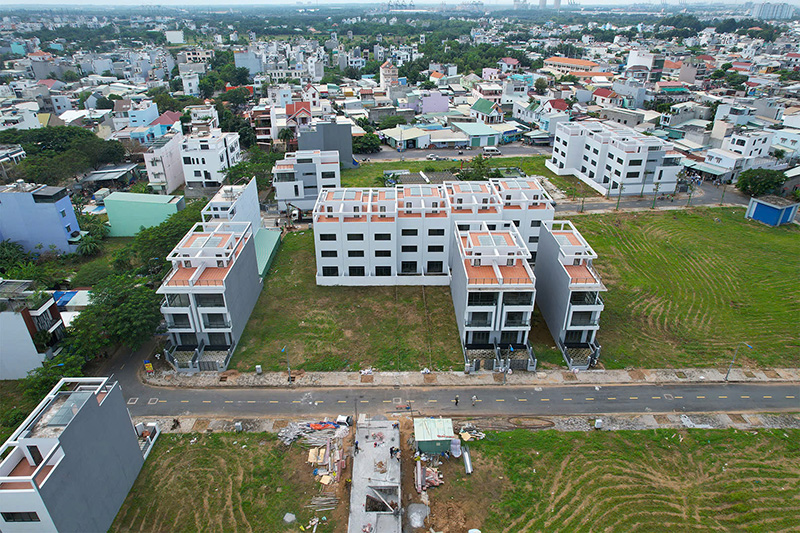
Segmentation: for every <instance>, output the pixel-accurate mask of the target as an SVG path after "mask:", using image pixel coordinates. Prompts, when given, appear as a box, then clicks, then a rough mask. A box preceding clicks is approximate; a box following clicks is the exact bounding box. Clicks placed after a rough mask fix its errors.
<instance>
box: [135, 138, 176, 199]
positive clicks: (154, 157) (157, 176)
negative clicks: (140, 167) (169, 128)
mask: <svg viewBox="0 0 800 533" xmlns="http://www.w3.org/2000/svg"><path fill="white" fill-rule="evenodd" d="M182 144H183V134H182V133H181V132H180V131H175V132H170V133H167V134H166V135H164V136H162V137H159V138H158V139H156V140H155V141H153V144H151V145H150V147H149V148H148V149H147V152H145V153H144V164H145V169H146V170H147V179H148V181H149V182H150V187H151V188H152V189H153V190H154V191H157V192H159V193H162V194H171V193H172V191H174V190H175V189H177V188H179V187H180V186H181V185H183V184H184V177H183V162H182V161H181V146H182Z"/></svg>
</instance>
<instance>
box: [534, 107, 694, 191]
mask: <svg viewBox="0 0 800 533" xmlns="http://www.w3.org/2000/svg"><path fill="white" fill-rule="evenodd" d="M680 160H681V157H680V154H679V153H678V152H676V151H674V150H673V146H672V143H669V142H666V141H663V140H661V139H659V138H657V137H653V136H648V135H644V134H642V133H639V132H638V131H636V130H634V129H631V128H628V127H626V126H623V125H621V124H617V123H616V122H585V123H564V124H559V125H558V128H557V129H556V135H555V140H554V142H553V155H552V157H551V158H550V159H549V160H547V161H546V162H545V166H547V168H549V169H550V170H551V171H553V172H555V173H556V174H558V175H560V176H563V175H565V174H571V175H573V176H575V177H577V178H578V179H580V180H581V181H583V182H584V183H586V184H587V185H588V186H589V187H591V188H592V189H594V190H596V191H598V192H599V193H601V194H603V195H606V196H610V197H614V196H628V195H640V194H653V193H655V192H661V193H665V194H671V193H674V192H675V187H676V186H677V183H678V173H679V172H680V171H681V169H682V166H681V163H680Z"/></svg>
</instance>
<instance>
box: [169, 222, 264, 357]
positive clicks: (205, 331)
mask: <svg viewBox="0 0 800 533" xmlns="http://www.w3.org/2000/svg"><path fill="white" fill-rule="evenodd" d="M167 259H168V260H169V261H171V262H172V270H171V271H170V273H169V274H168V275H167V276H166V277H165V278H164V281H163V282H162V284H161V287H159V288H158V290H157V291H156V292H157V293H158V294H163V295H164V300H163V302H162V303H161V313H162V314H163V315H164V319H165V320H166V322H167V333H168V335H169V339H170V344H171V346H170V348H169V349H168V350H167V353H166V357H167V360H168V361H169V362H170V364H172V365H173V366H174V367H175V368H176V369H177V370H181V371H189V372H194V371H198V370H210V371H220V370H225V369H226V368H227V366H228V362H229V361H230V357H231V355H233V351H234V350H235V349H236V344H237V342H238V341H239V339H240V338H241V336H242V332H243V331H244V327H245V325H246V324H247V320H248V319H249V317H250V313H251V312H252V311H253V308H254V307H255V305H256V300H258V296H259V294H260V293H261V287H262V279H261V277H260V276H259V272H258V263H257V259H256V250H255V244H254V239H253V227H252V224H250V222H230V221H220V222H201V223H197V224H195V226H194V227H193V228H192V229H191V230H189V232H188V233H186V235H185V236H184V237H183V239H182V240H181V242H179V243H178V245H177V246H176V247H175V248H174V249H173V250H172V252H170V254H169V256H168V257H167Z"/></svg>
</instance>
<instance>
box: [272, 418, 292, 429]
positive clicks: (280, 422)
mask: <svg viewBox="0 0 800 533" xmlns="http://www.w3.org/2000/svg"><path fill="white" fill-rule="evenodd" d="M288 425H289V421H288V420H285V419H283V418H279V419H277V420H275V422H273V423H272V429H273V431H278V430H279V429H283V428H285V427H286V426H288Z"/></svg>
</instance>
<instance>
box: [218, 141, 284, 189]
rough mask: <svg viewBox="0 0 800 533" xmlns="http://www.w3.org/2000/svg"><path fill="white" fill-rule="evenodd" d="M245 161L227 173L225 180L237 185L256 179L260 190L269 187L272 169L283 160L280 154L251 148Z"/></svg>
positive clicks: (255, 146)
mask: <svg viewBox="0 0 800 533" xmlns="http://www.w3.org/2000/svg"><path fill="white" fill-rule="evenodd" d="M247 153H248V157H247V159H246V160H245V161H242V162H240V163H237V164H235V165H233V166H232V167H230V168H229V169H227V170H226V171H225V180H226V181H227V182H228V183H237V182H239V181H241V180H249V179H250V178H253V177H255V178H256V184H257V185H258V188H259V189H260V190H265V189H266V188H267V187H269V185H270V183H271V181H272V167H274V166H275V163H276V162H277V161H278V160H279V159H280V158H281V155H280V154H277V153H274V152H265V151H264V150H262V149H261V148H260V147H259V146H257V145H254V146H251V147H250V149H249V150H248V152H247Z"/></svg>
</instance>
